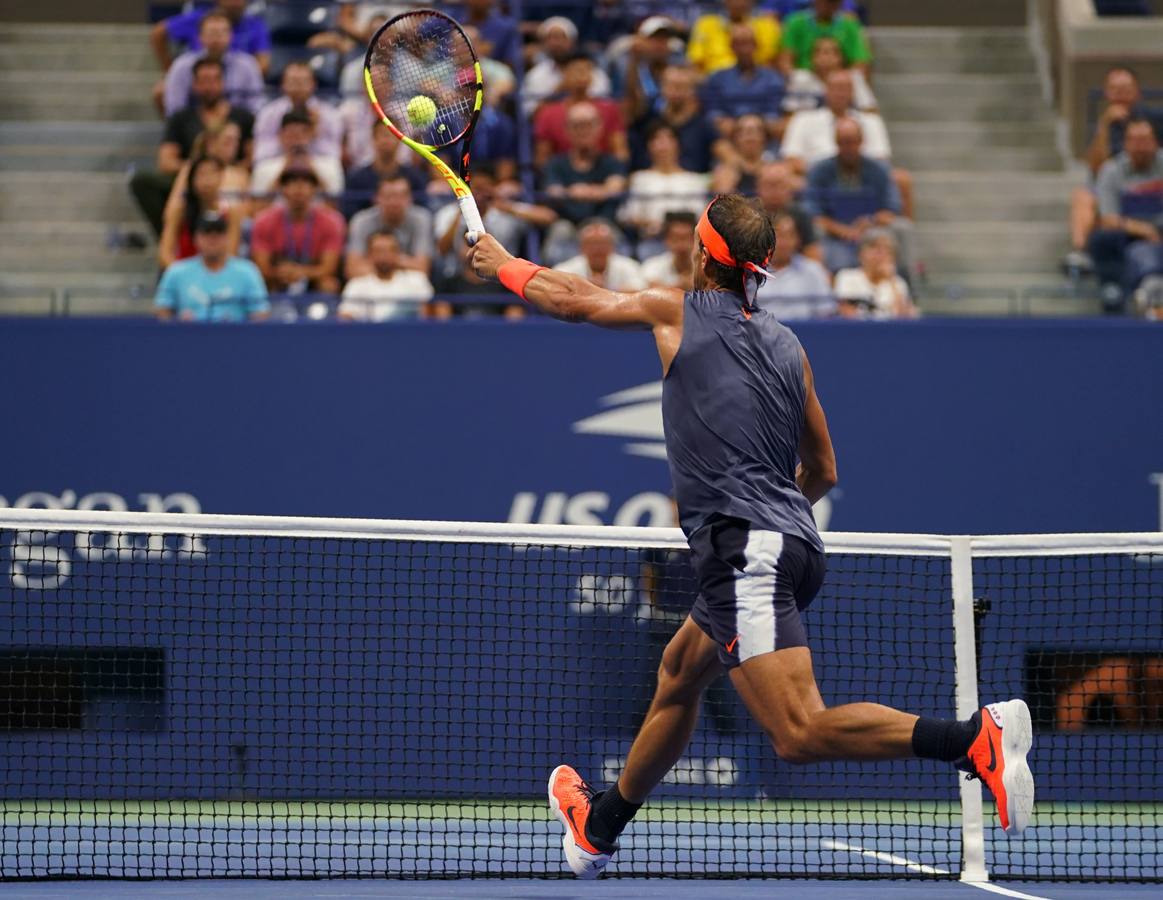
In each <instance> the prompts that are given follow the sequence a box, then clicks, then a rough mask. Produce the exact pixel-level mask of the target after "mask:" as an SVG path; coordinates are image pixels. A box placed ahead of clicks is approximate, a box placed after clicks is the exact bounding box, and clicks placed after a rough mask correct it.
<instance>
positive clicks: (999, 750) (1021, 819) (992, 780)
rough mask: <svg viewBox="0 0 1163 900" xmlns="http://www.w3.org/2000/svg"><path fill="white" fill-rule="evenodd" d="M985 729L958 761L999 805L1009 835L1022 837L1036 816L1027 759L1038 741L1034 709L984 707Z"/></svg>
mask: <svg viewBox="0 0 1163 900" xmlns="http://www.w3.org/2000/svg"><path fill="white" fill-rule="evenodd" d="M979 715H980V716H981V728H980V729H979V730H978V732H977V737H975V738H974V739H973V743H972V744H970V746H969V753H968V754H967V755H966V756H965V757H964V758H963V759H961V760H959V761H958V763H957V765H958V768H961V769H963V770H965V771H966V772H968V773H969V777H970V778H980V779H981V780H982V781H983V782H984V783H985V786H986V787H987V788H989V790H990V793H991V794H993V797H994V799H995V800H996V801H997V814H998V818H1000V819H1001V827H1002V828H1003V829H1004V830H1005V832H1006V834H1020V833H1021V832H1022V830H1023V829H1025V827H1026V826H1027V825H1029V824H1030V817H1031V816H1032V815H1033V812H1034V775H1033V773H1032V772H1031V771H1030V766H1029V763H1027V762H1026V755H1027V754H1028V753H1029V752H1030V745H1031V744H1032V743H1033V741H1034V729H1033V725H1032V723H1031V722H1030V708H1029V707H1028V706H1026V703H1025V701H1024V700H1006V701H1005V702H1004V703H990V704H989V705H988V706H984V707H982V710H981V712H980V713H979Z"/></svg>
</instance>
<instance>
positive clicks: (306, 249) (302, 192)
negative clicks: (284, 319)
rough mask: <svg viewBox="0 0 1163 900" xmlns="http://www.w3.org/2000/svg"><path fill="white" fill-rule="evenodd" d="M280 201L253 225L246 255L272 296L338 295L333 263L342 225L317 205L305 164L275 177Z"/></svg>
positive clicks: (312, 173)
mask: <svg viewBox="0 0 1163 900" xmlns="http://www.w3.org/2000/svg"><path fill="white" fill-rule="evenodd" d="M279 190H280V193H281V195H282V202H281V203H277V204H275V205H273V206H270V207H268V208H267V209H266V210H264V211H263V212H262V213H260V214H259V215H258V216H257V217H256V218H255V220H254V230H253V231H252V233H251V239H250V255H251V257H253V259H254V261H255V263H257V264H258V268H259V271H260V272H262V275H263V278H265V279H266V281H267V284H268V285H270V288H271V290H272V291H279V292H287V293H302V292H304V291H321V292H323V293H327V294H337V293H339V260H340V258H341V256H342V254H343V240H344V236H345V234H346V232H347V223H346V222H344V221H343V216H341V215H340V214H339V213H337V212H336V211H335V210H334V209H332V208H331V207H330V206H327V205H326V204H324V203H320V202H318V201H317V199H316V197H317V194H318V192H319V177H318V176H317V175H316V174H315V171H314V169H312V168H311V167H310V166H308V165H303V166H291V167H289V168H287V169H284V170H283V172H282V174H281V175H279Z"/></svg>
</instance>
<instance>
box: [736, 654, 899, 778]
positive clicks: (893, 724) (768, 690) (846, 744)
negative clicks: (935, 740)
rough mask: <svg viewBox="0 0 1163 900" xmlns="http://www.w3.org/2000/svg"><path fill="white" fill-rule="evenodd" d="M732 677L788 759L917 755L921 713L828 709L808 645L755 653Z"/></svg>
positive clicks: (858, 706) (873, 706) (854, 706)
mask: <svg viewBox="0 0 1163 900" xmlns="http://www.w3.org/2000/svg"><path fill="white" fill-rule="evenodd" d="M731 681H732V683H733V684H734V685H735V690H737V691H738V692H739V696H740V697H742V698H743V702H744V704H745V705H746V706H747V709H748V710H749V711H750V713H751V715H752V716H753V717H754V718H755V721H757V722H758V723H759V725H760V727H761V728H763V730H764V732H765V733H766V734H767V736H768V738H769V739H770V740H771V743H772V746H774V747H775V752H776V753H777V754H779V757H780V759H783V760H785V761H786V762H792V763H800V762H819V761H823V760H829V759H857V760H869V759H900V758H903V757H908V756H913V755H914V754H913V747H912V740H913V730H914V729H915V728H916V724H917V718H918V717H917V716H914V715H910V714H908V713H903V712H900V711H899V710H896V709H892V708H891V707H888V706H881V705H880V704H877V703H849V704H846V705H844V706H833V707H831V708H828V707H825V706H824V701H823V700H822V699H821V697H820V692H819V689H818V688H817V687H816V679H815V676H814V674H813V672H812V654H811V651H810V650H808V648H807V647H791V648H789V649H787V650H776V651H775V652H774V653H764V654H761V655H760V656H755V657H752V658H751V659H749V660H747V661H746V662H744V663H743V664H742V665H740V666H738V667H736V668H734V669H732V670H731Z"/></svg>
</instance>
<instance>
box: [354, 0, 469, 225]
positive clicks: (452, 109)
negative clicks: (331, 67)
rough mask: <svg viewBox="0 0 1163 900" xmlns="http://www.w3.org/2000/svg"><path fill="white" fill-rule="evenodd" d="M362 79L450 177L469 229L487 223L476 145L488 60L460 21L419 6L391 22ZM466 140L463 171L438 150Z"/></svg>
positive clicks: (404, 133) (390, 122) (403, 135)
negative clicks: (475, 190) (473, 163)
mask: <svg viewBox="0 0 1163 900" xmlns="http://www.w3.org/2000/svg"><path fill="white" fill-rule="evenodd" d="M363 79H364V83H365V84H366V85H367V93H368V96H369V97H370V98H371V102H372V106H373V107H374V108H375V111H376V112H377V113H378V114H379V116H380V118H381V119H383V122H384V125H386V126H387V127H388V129H389V130H390V131H391V132H392V134H394V135H395V136H396V137H398V138H399V139H400V140H401V141H403V142H404V143H405V144H407V145H408V146H409V147H411V148H412V149H413V150H415V151H416V152H417V153H419V154H420V155H421V156H422V157H424V158H425V159H426V160H428V162H430V163H432V165H433V166H435V167H436V170H437V171H438V172H439V173H440V174H441V175H443V176H444V180H445V181H447V182H448V186H449V187H451V188H452V192H453V194H455V195H456V199H457V202H458V203H459V204H460V212H461V215H462V216H464V221H465V224H466V225H467V226H468V230H469V232H476V233H478V234H483V233H484V230H485V226H484V223H483V222H482V221H481V214H480V210H478V209H477V205H476V201H475V200H474V199H473V196H472V191H471V190H470V189H469V180H470V174H469V144H470V142H471V141H472V132H473V129H474V128H475V127H476V122H477V117H478V116H479V115H480V111H481V102H482V101H483V99H484V79H483V78H482V77H481V65H480V62H479V61H478V60H477V55H476V53H475V52H474V51H473V49H472V44H470V43H469V40H468V38H467V37H466V36H465V33H464V32H463V31H462V30H461V28H460V26H459V25H458V24H457V23H456V20H455V19H453V18H451V17H450V16H446V15H445V14H444V13H442V12H437V11H436V10H434V9H415V10H410V11H408V12H406V13H402V14H401V15H398V16H396V17H395V18H393V19H391V20H389V21H388V22H385V23H384V24H383V26H381V27H380V29H379V31H377V32H376V33H375V35H374V36H373V37H372V39H371V43H370V44H369V45H368V48H367V55H366V56H365V57H364V64H363ZM457 141H462V142H463V143H462V145H461V152H460V174H459V175H458V174H457V173H455V172H453V171H452V169H451V168H449V166H448V164H447V163H445V162H444V160H442V159H441V158H440V157H439V156H437V155H436V151H437V150H442V149H444V148H445V147H450V146H452V145H453V144H455V143H456V142H457Z"/></svg>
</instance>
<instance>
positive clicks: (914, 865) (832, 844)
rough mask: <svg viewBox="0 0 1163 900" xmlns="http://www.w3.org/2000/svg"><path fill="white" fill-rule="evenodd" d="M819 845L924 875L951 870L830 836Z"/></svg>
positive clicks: (947, 873) (950, 873) (949, 873)
mask: <svg viewBox="0 0 1163 900" xmlns="http://www.w3.org/2000/svg"><path fill="white" fill-rule="evenodd" d="M820 844H821V846H823V847H824V848H825V849H827V850H844V851H847V852H848V853H859V854H860V855H861V856H867V857H869V858H870V859H876V860H879V861H880V862H886V863H891V864H892V865H894V866H903V867H904V868H906V869H908V870H909V871H910V872H922V873H924V874H925V875H952V874H953V873H952V872H949V871H947V870H946V869H938V868H935V867H934V866H926V865H925V864H924V863H919V862H916V861H915V860H911V859H908V858H906V857H904V856H896V855H894V854H892V853H884V852H882V851H880V850H869V849H868V848H867V847H859V846H857V845H856V844H846V843H844V841H833V840H831V839H830V838H824V840H822V841H820Z"/></svg>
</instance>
